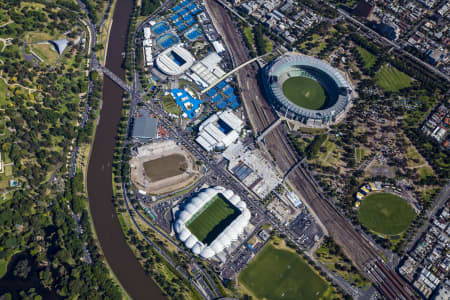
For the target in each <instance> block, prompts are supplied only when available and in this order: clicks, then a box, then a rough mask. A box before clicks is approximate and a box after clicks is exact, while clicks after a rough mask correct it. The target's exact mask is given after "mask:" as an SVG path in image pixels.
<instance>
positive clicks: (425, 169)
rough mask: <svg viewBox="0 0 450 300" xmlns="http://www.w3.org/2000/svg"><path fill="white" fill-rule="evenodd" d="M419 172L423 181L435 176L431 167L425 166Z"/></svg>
mask: <svg viewBox="0 0 450 300" xmlns="http://www.w3.org/2000/svg"><path fill="white" fill-rule="evenodd" d="M417 172H418V173H419V176H420V178H421V179H426V178H427V177H428V176H433V175H434V173H433V169H431V167H429V166H423V167H420V168H419V169H417Z"/></svg>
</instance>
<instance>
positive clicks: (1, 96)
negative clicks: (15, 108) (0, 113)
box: [0, 78, 8, 106]
mask: <svg viewBox="0 0 450 300" xmlns="http://www.w3.org/2000/svg"><path fill="white" fill-rule="evenodd" d="M7 92H8V85H7V84H6V83H5V81H4V80H3V79H2V78H0V106H4V105H6V104H8V101H7V100H6V93H7Z"/></svg>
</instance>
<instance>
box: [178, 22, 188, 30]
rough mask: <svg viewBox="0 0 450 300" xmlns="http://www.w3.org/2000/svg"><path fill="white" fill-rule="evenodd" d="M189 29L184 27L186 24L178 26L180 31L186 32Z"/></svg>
mask: <svg viewBox="0 0 450 300" xmlns="http://www.w3.org/2000/svg"><path fill="white" fill-rule="evenodd" d="M186 28H187V27H186V25H184V24H181V25H180V26H177V30H178V31H183V30H185V29H186Z"/></svg>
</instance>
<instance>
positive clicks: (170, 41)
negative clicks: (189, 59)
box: [156, 32, 180, 49]
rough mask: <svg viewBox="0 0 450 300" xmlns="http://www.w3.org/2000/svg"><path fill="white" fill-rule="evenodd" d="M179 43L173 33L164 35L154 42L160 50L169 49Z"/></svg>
mask: <svg viewBox="0 0 450 300" xmlns="http://www.w3.org/2000/svg"><path fill="white" fill-rule="evenodd" d="M179 42H180V39H179V38H178V37H177V36H176V35H175V34H173V33H171V32H169V33H166V34H165V35H163V36H161V37H159V38H158V39H157V40H156V44H157V45H158V46H159V47H161V48H164V49H166V48H169V47H171V46H173V45H175V44H177V43H179Z"/></svg>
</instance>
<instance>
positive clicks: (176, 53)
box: [156, 44, 195, 76]
mask: <svg viewBox="0 0 450 300" xmlns="http://www.w3.org/2000/svg"><path fill="white" fill-rule="evenodd" d="M194 62H195V58H194V56H192V54H191V53H190V52H189V51H188V50H186V49H185V48H183V47H182V45H181V44H176V45H174V46H172V47H170V48H168V49H166V50H164V51H163V52H161V53H160V54H159V55H158V57H157V58H156V65H157V66H158V68H159V69H160V70H161V71H162V72H163V73H165V74H167V75H170V76H175V75H180V74H183V73H184V72H186V70H187V69H189V68H190V67H191V66H192V64H193V63H194Z"/></svg>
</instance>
